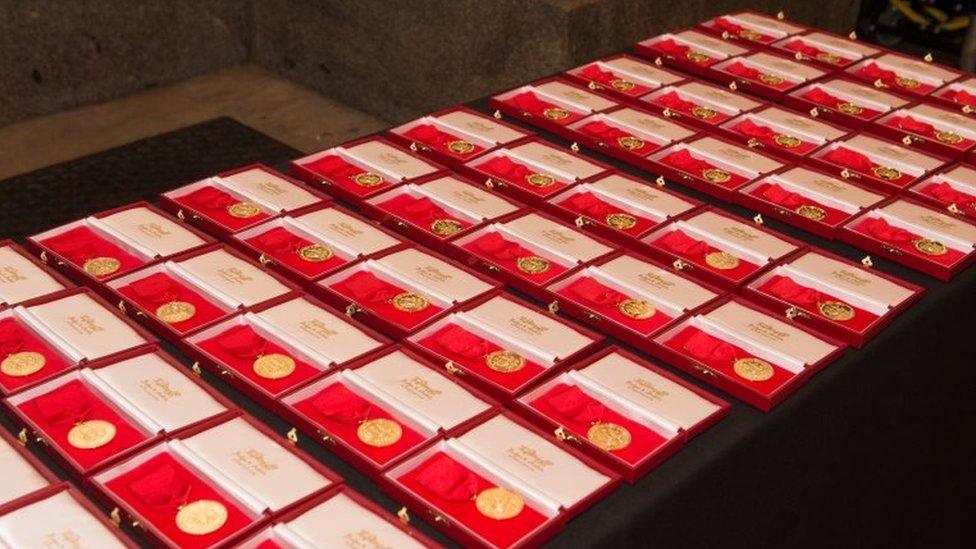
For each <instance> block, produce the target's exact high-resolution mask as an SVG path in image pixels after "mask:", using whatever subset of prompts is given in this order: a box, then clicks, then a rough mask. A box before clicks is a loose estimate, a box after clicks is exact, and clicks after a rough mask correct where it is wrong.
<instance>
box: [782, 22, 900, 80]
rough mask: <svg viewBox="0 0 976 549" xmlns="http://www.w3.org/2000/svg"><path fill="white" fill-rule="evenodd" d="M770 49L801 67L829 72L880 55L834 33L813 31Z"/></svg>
mask: <svg viewBox="0 0 976 549" xmlns="http://www.w3.org/2000/svg"><path fill="white" fill-rule="evenodd" d="M769 47H770V49H772V50H773V51H777V52H779V53H782V54H785V55H790V56H792V57H793V58H794V59H796V60H797V61H799V62H800V63H808V64H811V65H814V66H816V67H820V68H823V69H827V70H835V69H843V68H846V67H849V66H851V65H853V64H854V63H857V62H858V61H860V60H862V59H866V58H868V57H874V56H875V55H878V54H879V53H881V51H882V50H881V49H879V48H875V47H873V46H871V45H870V44H867V43H866V42H860V41H858V40H856V39H852V38H850V37H849V36H841V35H839V34H834V33H832V32H826V31H822V30H814V31H810V32H805V33H803V34H798V35H793V36H788V37H786V38H783V39H781V40H777V41H776V42H773V43H772V44H770V45H769Z"/></svg>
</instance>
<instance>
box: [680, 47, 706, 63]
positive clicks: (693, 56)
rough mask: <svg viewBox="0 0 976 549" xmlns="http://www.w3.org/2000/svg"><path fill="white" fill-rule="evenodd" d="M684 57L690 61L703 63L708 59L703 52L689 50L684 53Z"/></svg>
mask: <svg viewBox="0 0 976 549" xmlns="http://www.w3.org/2000/svg"><path fill="white" fill-rule="evenodd" d="M685 57H687V58H688V60H689V61H691V62H692V63H704V62H706V61H708V59H709V57H708V56H707V55H705V54H704V53H701V52H697V51H691V50H689V51H688V52H687V53H685Z"/></svg>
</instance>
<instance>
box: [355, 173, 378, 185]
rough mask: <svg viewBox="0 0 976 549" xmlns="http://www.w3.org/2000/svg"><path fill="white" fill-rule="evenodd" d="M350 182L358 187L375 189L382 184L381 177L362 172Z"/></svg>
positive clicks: (376, 174)
mask: <svg viewBox="0 0 976 549" xmlns="http://www.w3.org/2000/svg"><path fill="white" fill-rule="evenodd" d="M352 180H353V182H354V183H356V184H357V185H359V186H360V187H375V186H377V185H380V184H382V183H383V176H382V175H380V174H378V173H373V172H363V173H357V174H356V175H354V176H352Z"/></svg>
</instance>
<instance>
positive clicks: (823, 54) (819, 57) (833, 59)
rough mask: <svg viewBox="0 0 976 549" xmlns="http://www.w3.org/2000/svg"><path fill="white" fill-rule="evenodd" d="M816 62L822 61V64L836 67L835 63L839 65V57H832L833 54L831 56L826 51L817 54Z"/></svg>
mask: <svg viewBox="0 0 976 549" xmlns="http://www.w3.org/2000/svg"><path fill="white" fill-rule="evenodd" d="M817 60H819V61H823V62H824V63H830V64H832V65H836V64H837V63H840V57H839V56H837V55H834V54H832V53H830V52H826V51H822V52H820V53H818V54H817Z"/></svg>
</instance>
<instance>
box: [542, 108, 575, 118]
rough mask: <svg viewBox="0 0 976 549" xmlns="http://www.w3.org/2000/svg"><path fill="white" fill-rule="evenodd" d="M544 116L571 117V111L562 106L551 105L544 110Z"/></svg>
mask: <svg viewBox="0 0 976 549" xmlns="http://www.w3.org/2000/svg"><path fill="white" fill-rule="evenodd" d="M542 116H545V117H546V118H548V119H549V120H562V119H563V118H568V117H569V111H567V110H566V109H564V108H561V107H549V108H548V109H546V110H544V111H542Z"/></svg>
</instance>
